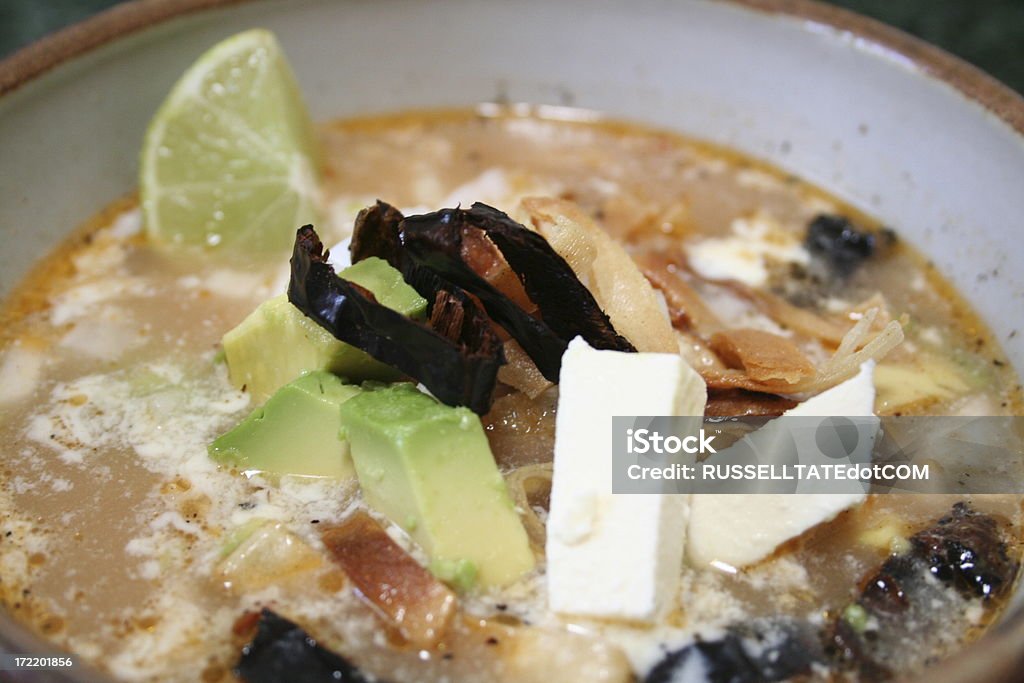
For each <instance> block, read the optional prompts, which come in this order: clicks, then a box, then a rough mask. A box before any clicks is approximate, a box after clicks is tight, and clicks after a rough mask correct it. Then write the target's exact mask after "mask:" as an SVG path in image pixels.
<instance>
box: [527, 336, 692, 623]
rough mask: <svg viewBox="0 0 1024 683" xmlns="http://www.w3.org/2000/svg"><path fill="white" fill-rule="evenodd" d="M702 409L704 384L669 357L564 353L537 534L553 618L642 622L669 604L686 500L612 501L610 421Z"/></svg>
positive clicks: (574, 347)
mask: <svg viewBox="0 0 1024 683" xmlns="http://www.w3.org/2000/svg"><path fill="white" fill-rule="evenodd" d="M706 402H707V388H706V387H705V385H704V381H703V380H702V379H701V377H700V375H698V374H697V373H696V372H695V371H694V370H693V369H692V368H690V366H689V365H687V364H686V362H685V361H684V360H683V359H682V358H681V357H680V356H678V355H675V354H665V353H622V352H617V351H598V350H595V349H593V348H591V347H590V346H588V345H587V344H586V342H584V341H583V340H582V339H579V338H577V339H575V340H573V341H572V343H570V344H569V349H568V350H567V351H566V353H565V355H564V356H563V358H562V372H561V381H560V385H559V399H558V413H557V417H556V423H555V463H554V480H553V482H552V489H551V512H550V514H549V516H548V526H547V531H548V535H547V539H548V540H547V585H548V602H549V606H550V608H551V609H552V610H553V611H555V612H557V613H560V614H565V615H576V616H587V617H598V618H604V619H623V620H630V621H647V620H653V619H654V618H656V617H657V616H658V614H659V613H660V611H661V610H662V608H663V606H664V605H665V604H666V603H667V602H670V601H672V600H673V599H674V598H675V595H676V592H677V590H678V584H679V579H680V575H681V570H682V559H683V548H684V539H685V532H686V520H687V508H688V504H687V499H688V496H685V495H657V494H630V495H625V494H619V495H613V494H612V417H613V416H616V415H622V416H625V415H703V414H704V405H705V403H706Z"/></svg>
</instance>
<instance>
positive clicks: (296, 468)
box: [207, 370, 360, 478]
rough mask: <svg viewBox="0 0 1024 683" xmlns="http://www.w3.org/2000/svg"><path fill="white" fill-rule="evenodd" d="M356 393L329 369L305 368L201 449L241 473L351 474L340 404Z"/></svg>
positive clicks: (346, 476)
mask: <svg viewBox="0 0 1024 683" xmlns="http://www.w3.org/2000/svg"><path fill="white" fill-rule="evenodd" d="M359 393H360V389H359V387H356V386H353V385H351V384H345V383H344V382H342V381H341V380H340V379H338V377H336V376H334V375H332V374H330V373H329V372H324V371H322V370H319V371H314V372H310V373H308V374H305V375H302V376H301V377H299V378H298V379H296V380H295V381H293V382H290V383H288V384H286V385H284V386H283V387H281V388H280V389H278V390H277V392H276V393H275V394H274V395H273V396H271V397H270V400H269V401H267V402H266V404H265V405H263V406H262V407H260V408H257V409H256V410H254V411H252V413H250V414H249V416H248V417H247V418H245V419H244V420H242V421H241V422H240V423H239V424H238V425H237V426H236V427H235V428H234V429H232V430H231V431H229V432H227V433H226V434H223V435H221V436H219V437H218V438H217V439H216V440H215V441H214V442H213V443H211V444H210V446H209V447H208V449H207V450H208V452H209V454H210V457H211V458H213V459H214V460H215V461H217V462H219V463H223V464H226V465H232V466H234V467H237V468H238V469H240V470H242V471H244V472H266V473H270V474H295V475H304V476H309V477H336V478H348V477H353V476H355V470H354V469H353V467H352V459H351V457H349V448H348V443H347V442H346V441H345V440H344V439H343V438H342V437H341V413H340V408H341V405H342V404H343V403H345V402H346V401H348V400H349V399H351V398H352V397H353V396H356V395H357V394H359Z"/></svg>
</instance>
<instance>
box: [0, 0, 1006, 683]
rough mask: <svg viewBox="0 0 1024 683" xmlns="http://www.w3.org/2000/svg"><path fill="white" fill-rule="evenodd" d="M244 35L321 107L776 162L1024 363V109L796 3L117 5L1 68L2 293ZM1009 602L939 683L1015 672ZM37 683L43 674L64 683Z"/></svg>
mask: <svg viewBox="0 0 1024 683" xmlns="http://www.w3.org/2000/svg"><path fill="white" fill-rule="evenodd" d="M254 26H263V27H266V28H269V29H271V30H273V31H274V32H276V33H277V35H278V36H279V37H280V39H281V42H282V43H283V44H284V46H285V49H286V50H287V52H288V55H289V57H290V59H291V61H292V63H293V64H294V66H295V70H296V72H297V74H298V77H299V80H300V81H301V85H302V87H303V89H304V92H305V95H306V98H307V99H308V101H309V103H310V106H311V108H312V111H313V113H314V116H315V117H317V118H328V117H337V116H345V115H350V114H366V113H373V112H379V111H387V110H394V109H401V108H424V107H441V106H455V105H468V104H474V103H478V102H486V101H502V102H528V103H531V104H542V105H550V106H567V105H571V106H576V107H584V108H587V109H593V110H597V111H601V112H606V113H608V114H610V115H612V116H614V117H618V118H626V119H632V120H636V121H640V122H644V123H648V124H653V125H656V126H660V127H665V128H670V129H674V130H678V131H681V132H684V133H687V134H689V135H692V136H695V137H698V138H703V139H706V140H709V141H712V142H715V143H720V144H724V145H728V146H731V147H733V148H736V149H738V150H740V151H742V152H745V153H747V154H750V155H753V156H755V157H759V158H762V159H765V160H767V161H770V162H772V163H774V164H776V165H778V166H780V167H782V168H785V169H787V170H790V171H792V172H793V173H796V174H799V175H800V176H803V177H804V178H806V179H808V180H810V181H812V182H814V183H817V184H818V185H820V186H822V187H824V188H826V189H827V190H829V191H831V192H833V193H835V194H836V195H838V196H840V197H842V198H844V199H846V200H848V201H850V202H851V203H853V204H854V205H856V206H858V207H860V208H862V209H864V210H865V211H867V212H869V213H872V214H874V215H876V216H878V217H879V218H880V219H882V220H883V221H885V222H887V223H888V224H890V225H893V226H895V227H897V228H898V230H899V231H900V234H901V235H902V236H904V237H905V238H906V239H908V240H909V241H911V242H913V243H914V244H915V245H916V246H917V247H918V248H920V249H921V250H922V251H924V252H925V253H926V254H927V255H928V256H929V257H930V258H931V259H932V260H933V261H934V262H935V263H936V265H937V266H938V267H939V268H940V269H941V270H942V272H944V273H945V274H947V275H948V276H949V277H950V278H951V279H952V280H953V281H954V283H955V284H956V285H957V286H958V287H959V288H960V290H961V291H962V292H963V293H964V294H965V295H966V296H967V298H968V299H969V300H970V301H971V302H972V304H973V305H974V306H975V307H976V309H977V310H978V311H979V312H980V313H981V315H982V316H983V317H984V318H986V319H987V321H988V322H989V324H990V325H991V326H992V328H993V329H994V331H995V332H996V334H997V335H998V337H999V339H1000V340H1001V342H1002V343H1003V345H1004V348H1005V351H1006V354H1007V356H1008V357H1009V358H1010V360H1011V362H1013V363H1014V365H1015V366H1016V367H1017V368H1018V369H1024V268H1021V266H1020V265H1019V264H1021V263H1024V232H1022V228H1021V223H1022V221H1024V191H1022V185H1024V100H1022V99H1021V98H1020V97H1019V96H1018V95H1016V94H1014V93H1013V92H1012V91H1010V90H1009V89H1008V88H1006V87H1004V86H1002V85H1001V84H999V83H997V82H996V81H994V80H992V79H991V78H989V77H988V76H986V75H985V74H983V73H982V72H980V71H978V70H976V69H974V68H972V67H970V66H969V65H967V64H965V63H963V62H961V61H959V60H957V59H955V58H953V57H951V56H949V55H947V54H946V53H944V52H942V51H940V50H937V49H935V48H932V47H930V46H928V45H925V44H923V43H921V42H919V41H917V40H915V39H913V38H910V37H908V36H906V35H904V34H902V33H900V32H898V31H896V30H894V29H891V28H888V27H886V26H883V25H881V24H878V23H876V22H873V21H870V20H868V19H864V18H862V17H858V16H856V15H853V14H850V13H848V12H845V11H842V10H838V9H835V8H831V7H827V6H824V5H819V4H816V3H813V2H808V1H807V0H733V1H712V0H689V1H686V0H679V1H674V2H672V1H668V0H632V1H628V2H627V1H626V0H562V1H560V2H549V1H547V0H506V1H505V2H500V3H499V2H488V3H484V2H475V1H474V0H419V1H418V2H410V1H405V0H377V1H376V2H368V1H365V0H289V1H287V2H286V1H284V0H251V1H239V0H141V1H139V2H135V3H129V4H127V5H123V6H119V7H117V8H115V9H113V10H110V11H108V12H105V13H103V14H100V15H98V16H97V17H95V18H93V19H92V20H90V21H87V22H85V23H83V24H79V25H77V26H74V27H72V28H70V29H67V30H65V31H63V32H61V33H58V34H56V35H54V36H52V37H50V38H47V39H46V40H44V41H42V42H40V43H37V44H35V45H32V46H30V47H29V48H27V49H25V50H23V51H22V52H20V53H18V54H16V55H14V56H13V57H11V58H9V59H8V60H6V61H5V62H2V63H0V150H2V152H0V234H2V235H3V248H2V249H0V292H6V291H8V290H9V289H10V288H11V287H12V285H13V284H14V283H15V282H17V281H18V279H19V278H20V277H21V276H23V275H24V274H25V272H26V271H27V269H28V267H29V266H30V265H31V263H32V262H33V261H34V260H35V259H37V258H39V257H41V256H42V255H43V254H44V253H46V251H47V250H48V249H50V248H52V247H53V245H55V244H56V243H57V242H58V240H60V238H61V237H62V236H64V235H65V234H67V233H68V231H69V230H70V229H72V228H73V227H74V226H76V225H78V224H79V223H81V222H82V221H83V219H85V218H87V217H89V216H90V215H92V214H93V213H95V212H96V211H97V210H98V209H100V208H101V207H103V206H104V205H105V204H106V203H107V202H109V201H111V200H113V199H115V198H117V197H119V196H122V195H124V194H126V193H128V192H130V191H131V190H132V188H133V187H134V185H135V179H136V171H137V155H138V150H139V147H140V143H141V140H142V135H143V131H144V130H145V126H146V124H147V122H148V120H149V118H150V116H151V115H152V113H153V111H154V110H155V109H156V107H157V105H158V104H159V102H160V101H161V100H162V98H163V97H164V95H165V94H166V93H167V91H168V89H169V88H170V86H171V84H172V83H173V82H174V80H175V79H176V78H177V76H178V75H179V74H180V73H181V72H182V70H183V69H184V68H185V67H186V66H187V65H188V64H189V63H190V62H191V61H192V60H193V59H194V58H195V57H196V56H197V55H198V54H199V53H200V52H201V51H202V50H203V49H205V48H206V47H208V46H209V45H211V44H213V43H214V42H216V41H217V40H219V39H220V38H223V37H225V36H227V35H229V34H231V33H234V32H236V31H239V30H242V29H245V28H250V27H254ZM1018 329H1020V330H1021V333H1019V334H1018V333H1017V330H1018ZM1022 608H1024V594H1022V593H1020V592H1018V595H1017V600H1016V604H1015V606H1014V608H1012V609H1011V610H1010V611H1009V612H1008V613H1007V614H1006V616H1005V617H1004V619H1003V620H1002V622H1001V623H1000V624H999V625H997V626H996V627H995V628H994V629H993V630H992V631H990V632H989V633H988V634H987V635H986V636H985V637H984V638H982V639H981V640H980V641H979V642H977V643H975V644H974V645H972V646H971V647H969V648H967V649H966V650H965V651H963V652H962V653H960V654H958V655H956V656H954V657H953V658H951V659H950V660H949V661H948V662H945V663H944V664H943V665H941V666H940V667H936V668H935V669H933V670H932V671H930V672H929V674H928V676H927V678H928V680H929V681H930V682H931V683H939V682H940V681H997V680H1005V681H1017V680H1020V678H1019V675H1020V671H1021V670H1024V609H1022ZM0 639H2V641H5V642H0V645H5V647H4V648H3V649H5V650H6V651H21V652H25V651H45V650H46V646H45V645H44V644H43V643H41V642H40V641H38V640H36V639H35V638H34V637H33V636H31V635H30V634H28V633H26V632H24V631H23V630H22V629H20V627H18V626H17V625H16V624H15V623H13V622H12V621H10V620H7V619H4V618H3V617H2V616H0ZM44 676H51V674H39V675H37V676H36V677H34V678H32V680H33V681H39V680H70V679H67V678H63V677H61V676H63V674H60V673H53V674H52V678H51V679H48V678H44ZM75 676H76V678H74V680H102V679H101V678H98V677H97V676H96V675H94V674H92V673H90V672H88V671H86V670H84V669H82V668H78V669H76V670H75Z"/></svg>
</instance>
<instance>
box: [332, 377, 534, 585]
mask: <svg viewBox="0 0 1024 683" xmlns="http://www.w3.org/2000/svg"><path fill="white" fill-rule="evenodd" d="M341 425H342V430H343V432H344V434H345V435H346V437H347V438H348V440H349V443H350V446H351V452H352V461H353V463H354V464H355V469H356V474H357V476H358V477H359V484H360V486H361V487H362V490H363V495H364V496H365V499H366V501H367V503H369V505H370V506H371V507H373V508H374V509H376V510H377V511H379V512H381V513H383V514H384V515H386V516H387V517H388V518H389V519H391V521H392V522H394V523H395V524H397V525H399V526H400V527H402V528H403V529H405V531H406V532H408V533H409V535H410V536H412V538H413V540H415V541H416V542H417V543H418V544H419V545H420V546H421V547H422V548H423V549H424V551H426V553H427V555H428V556H429V557H430V568H431V569H432V570H433V571H435V574H436V575H438V577H439V578H441V579H442V580H448V581H452V582H454V583H456V584H460V585H461V586H462V587H463V588H464V587H465V584H466V583H467V579H472V577H473V576H474V575H475V580H476V582H477V583H478V584H480V585H483V586H500V585H504V584H508V583H510V582H512V581H514V580H516V579H517V578H519V577H520V576H521V575H522V574H524V573H525V572H528V571H529V570H530V569H532V568H533V566H534V557H533V552H532V551H531V550H530V543H529V540H528V538H527V536H526V531H525V530H524V529H523V525H522V522H520V520H519V515H518V514H517V513H516V511H515V507H514V506H513V505H512V499H511V498H510V497H509V494H508V489H507V488H506V486H505V480H504V479H503V478H502V476H501V473H500V472H498V467H497V465H496V464H495V462H494V456H492V455H491V448H490V445H489V444H488V442H487V437H486V436H485V435H484V430H483V427H482V426H481V424H480V418H479V417H478V416H477V415H476V414H474V413H473V412H472V411H470V410H469V409H468V408H452V407H450V406H446V405H443V404H441V403H439V402H437V401H436V400H434V399H433V398H431V397H430V396H427V395H426V394H424V393H422V392H420V391H418V390H417V389H416V388H415V387H414V386H412V385H411V384H407V383H403V384H395V385H392V386H389V387H385V388H380V389H376V390H374V391H365V392H363V393H361V394H360V395H359V396H356V397H355V398H353V399H351V400H350V401H347V402H345V403H344V404H343V405H342V406H341Z"/></svg>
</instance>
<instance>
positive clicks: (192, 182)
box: [139, 29, 320, 253]
mask: <svg viewBox="0 0 1024 683" xmlns="http://www.w3.org/2000/svg"><path fill="white" fill-rule="evenodd" d="M140 166H141V168H140V179H139V187H140V192H141V195H142V210H143V215H144V217H145V224H146V230H147V232H148V233H149V235H150V236H151V237H153V238H154V239H157V240H159V241H162V242H165V243H170V244H183V245H205V246H207V247H221V248H226V247H230V248H233V249H241V250H245V251H249V252H253V253H259V252H263V253H267V252H278V251H281V250H284V249H286V248H287V247H288V245H290V244H291V242H292V240H294V239H295V231H296V229H297V228H299V227H300V226H302V225H304V224H305V223H314V222H316V221H317V218H318V214H319V212H320V211H319V209H320V198H319V158H318V154H317V146H316V136H315V132H314V130H313V125H312V123H311V122H310V120H309V114H308V112H307V110H306V105H305V104H304V103H303V101H302V96H301V95H300V93H299V89H298V86H297V85H296V83H295V76H294V74H293V73H292V70H291V67H290V66H289V65H288V62H287V60H286V59H285V56H284V53H283V52H282V50H281V46H280V45H279V44H278V42H277V39H276V38H275V37H274V35H273V34H272V33H270V32H269V31H264V30H262V29H254V30H250V31H245V32H244V33H239V34H237V35H234V36H232V37H230V38H228V39H226V40H224V41H222V42H220V43H218V44H217V45H215V46H214V47H213V48H211V49H210V50H209V51H207V52H206V53H205V54H204V55H203V56H201V57H200V58H199V59H198V60H197V61H196V62H195V63H194V64H193V65H192V66H191V67H189V69H188V71H186V72H185V74H184V75H183V76H182V77H181V79H180V80H179V81H178V82H177V83H176V84H175V86H174V88H173V89H172V90H171V94H170V95H168V97H167V99H166V100H165V101H164V103H163V104H162V105H161V106H160V109H159V110H158V111H157V113H156V116H154V117H153V120H152V122H151V123H150V124H149V130H147V131H146V139H145V141H144V142H143V147H142V159H141V164H140Z"/></svg>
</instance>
